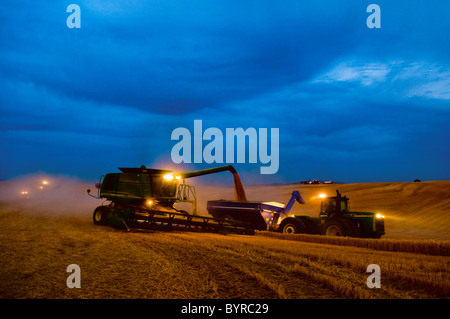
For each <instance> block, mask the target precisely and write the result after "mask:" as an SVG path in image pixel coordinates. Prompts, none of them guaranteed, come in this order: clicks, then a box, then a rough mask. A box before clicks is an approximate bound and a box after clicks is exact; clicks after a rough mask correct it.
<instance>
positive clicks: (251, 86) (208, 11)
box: [0, 0, 450, 183]
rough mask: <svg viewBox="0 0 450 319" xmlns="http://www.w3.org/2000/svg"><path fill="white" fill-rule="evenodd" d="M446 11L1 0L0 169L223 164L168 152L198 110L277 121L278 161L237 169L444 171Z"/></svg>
mask: <svg viewBox="0 0 450 319" xmlns="http://www.w3.org/2000/svg"><path fill="white" fill-rule="evenodd" d="M71 3H76V4H78V5H79V6H80V9H81V28H80V29H69V28H68V27H67V25H66V19H67V17H68V16H69V14H70V13H67V12H66V8H67V6H68V5H69V4H71ZM371 3H376V4H378V5H379V6H380V8H381V28H380V29H369V28H368V27H367V25H366V19H367V17H368V16H369V14H370V13H367V12H366V8H367V6H368V5H369V4H371ZM449 16H450V3H448V2H446V1H433V0H428V1H381V0H380V1H379V0H374V1H361V0H358V1H332V0H328V1H302V0H296V1H233V0H227V1H155V0H153V1H76V2H75V1H33V2H30V3H24V2H23V1H22V2H18V1H9V2H5V1H3V2H2V3H1V4H0V90H1V95H0V154H1V157H0V167H1V169H0V179H9V178H13V177H16V176H18V175H23V174H30V173H35V172H46V173H49V174H66V175H73V176H77V177H80V178H82V179H86V180H96V179H97V177H98V176H99V175H101V174H104V173H105V172H109V171H115V170H116V169H117V167H123V166H140V165H141V164H145V165H147V166H150V167H155V168H171V169H175V170H180V171H186V170H192V169H200V168H207V167H212V166H218V165H214V164H211V165H207V164H199V165H194V164H190V165H181V166H180V165H175V164H174V163H173V162H172V161H171V157H170V152H171V149H172V147H173V146H174V145H175V144H176V141H172V140H171V139H170V136H171V132H172V131H173V130H174V129H176V128H177V127H186V128H188V129H190V130H193V121H194V120H196V119H201V120H202V121H203V127H204V128H205V129H206V128H208V127H217V128H219V129H221V130H222V131H223V132H225V129H226V128H237V127H242V128H244V129H246V128H249V127H255V128H279V132H280V145H279V153H280V155H279V163H280V166H279V170H278V172H277V173H276V174H273V175H261V174H259V168H260V166H261V164H260V163H258V164H249V163H247V164H236V165H235V167H236V168H237V169H238V171H239V173H240V174H241V175H242V176H243V178H244V181H245V180H247V181H252V182H253V181H254V182H258V183H273V182H292V181H299V180H304V179H314V178H315V179H331V180H335V181H344V182H372V181H373V182H377V181H412V180H414V179H415V178H420V179H422V180H442V179H450V169H449V164H448V163H450V152H449V144H450V143H449V142H450V126H449V123H450V67H449V66H450V39H449V33H450V32H449V31H450V22H449V21H450V20H449V19H448V17H449Z"/></svg>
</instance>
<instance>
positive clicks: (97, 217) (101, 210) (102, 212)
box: [92, 206, 109, 225]
mask: <svg viewBox="0 0 450 319" xmlns="http://www.w3.org/2000/svg"><path fill="white" fill-rule="evenodd" d="M108 212H109V208H108V207H106V206H99V207H97V208H96V209H95V210H94V214H93V215H92V219H93V220H94V224H95V225H108Z"/></svg>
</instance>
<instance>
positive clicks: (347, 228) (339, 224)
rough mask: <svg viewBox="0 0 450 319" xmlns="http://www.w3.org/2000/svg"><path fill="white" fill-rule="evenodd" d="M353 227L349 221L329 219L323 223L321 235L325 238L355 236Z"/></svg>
mask: <svg viewBox="0 0 450 319" xmlns="http://www.w3.org/2000/svg"><path fill="white" fill-rule="evenodd" d="M355 232H356V230H355V227H353V224H351V223H350V222H349V221H347V220H344V219H340V218H331V219H328V220H327V221H325V223H324V224H323V227H322V235H326V236H343V237H351V236H355Z"/></svg>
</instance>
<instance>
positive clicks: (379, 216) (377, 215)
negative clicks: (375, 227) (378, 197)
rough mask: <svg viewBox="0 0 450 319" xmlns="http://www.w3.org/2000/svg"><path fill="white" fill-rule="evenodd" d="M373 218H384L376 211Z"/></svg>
mask: <svg viewBox="0 0 450 319" xmlns="http://www.w3.org/2000/svg"><path fill="white" fill-rule="evenodd" d="M375 218H378V219H381V218H384V216H383V215H381V214H379V213H378V214H376V215H375Z"/></svg>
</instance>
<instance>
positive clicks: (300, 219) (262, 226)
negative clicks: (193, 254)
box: [207, 191, 385, 238]
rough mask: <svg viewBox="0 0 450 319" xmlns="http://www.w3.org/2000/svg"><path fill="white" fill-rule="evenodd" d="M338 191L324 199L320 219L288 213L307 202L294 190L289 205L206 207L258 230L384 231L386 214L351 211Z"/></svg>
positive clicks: (372, 234)
mask: <svg viewBox="0 0 450 319" xmlns="http://www.w3.org/2000/svg"><path fill="white" fill-rule="evenodd" d="M336 193H337V195H336V196H332V197H327V198H324V199H322V202H321V209H320V213H319V218H313V217H309V216H303V215H290V214H289V212H290V210H291V208H292V206H293V205H294V203H295V202H298V203H300V204H304V203H305V201H304V200H303V198H302V197H301V195H300V193H299V192H298V191H294V192H292V196H291V199H290V200H289V202H288V203H287V205H283V204H281V203H276V202H245V203H243V202H238V201H225V200H220V201H208V203H207V209H208V212H209V213H210V214H211V215H212V216H213V217H215V218H218V219H221V218H222V219H225V220H239V221H244V222H247V223H253V224H254V226H255V229H257V230H268V231H278V232H282V233H305V234H321V235H328V236H348V237H371V238H380V237H381V236H382V235H384V234H385V232H384V216H382V215H381V214H375V213H372V212H350V211H349V199H348V198H347V197H346V196H342V195H341V194H340V193H339V191H336Z"/></svg>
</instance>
